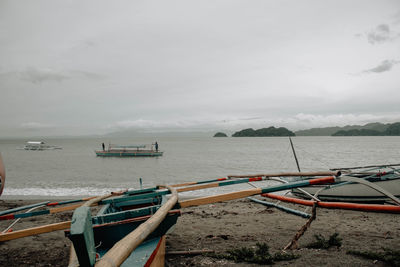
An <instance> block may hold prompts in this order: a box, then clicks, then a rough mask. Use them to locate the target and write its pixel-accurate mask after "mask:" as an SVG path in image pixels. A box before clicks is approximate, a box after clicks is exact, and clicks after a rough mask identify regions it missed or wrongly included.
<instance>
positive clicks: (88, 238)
mask: <svg viewBox="0 0 400 267" xmlns="http://www.w3.org/2000/svg"><path fill="white" fill-rule="evenodd" d="M68 237H69V238H70V239H71V241H72V243H73V244H74V249H75V252H76V255H77V257H78V260H79V264H80V266H81V267H86V266H93V265H94V263H95V261H96V250H95V246H94V234H93V230H92V220H91V211H90V208H89V207H79V208H77V209H76V210H75V212H74V214H73V216H72V221H71V230H70V233H69V236H68Z"/></svg>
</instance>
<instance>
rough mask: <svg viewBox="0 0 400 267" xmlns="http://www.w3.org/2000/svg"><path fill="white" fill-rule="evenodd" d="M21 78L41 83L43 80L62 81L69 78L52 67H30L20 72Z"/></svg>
mask: <svg viewBox="0 0 400 267" xmlns="http://www.w3.org/2000/svg"><path fill="white" fill-rule="evenodd" d="M19 76H20V79H21V80H24V81H28V82H31V83H36V84H40V83H43V82H54V81H55V82H61V81H63V80H66V79H69V77H68V76H66V75H64V74H63V73H60V72H57V71H55V70H52V69H38V68H34V67H28V68H26V69H25V70H23V71H21V72H20V73H19Z"/></svg>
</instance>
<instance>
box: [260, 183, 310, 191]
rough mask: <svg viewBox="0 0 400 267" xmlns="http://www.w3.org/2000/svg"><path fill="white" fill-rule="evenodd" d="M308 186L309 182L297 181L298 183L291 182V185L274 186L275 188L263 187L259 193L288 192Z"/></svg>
mask: <svg viewBox="0 0 400 267" xmlns="http://www.w3.org/2000/svg"><path fill="white" fill-rule="evenodd" d="M308 185H310V181H309V180H306V181H298V182H292V183H287V184H281V185H275V186H269V187H264V188H261V193H262V194H264V193H271V192H276V191H282V190H288V189H292V188H296V187H303V186H308Z"/></svg>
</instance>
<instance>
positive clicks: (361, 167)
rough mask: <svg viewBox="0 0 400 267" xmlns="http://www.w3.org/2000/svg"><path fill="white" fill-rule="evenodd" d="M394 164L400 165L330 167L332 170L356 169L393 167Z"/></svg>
mask: <svg viewBox="0 0 400 267" xmlns="http://www.w3.org/2000/svg"><path fill="white" fill-rule="evenodd" d="M392 166H400V164H386V165H369V166H359V167H350V168H334V169H330V170H331V171H338V170H354V169H364V168H384V167H392Z"/></svg>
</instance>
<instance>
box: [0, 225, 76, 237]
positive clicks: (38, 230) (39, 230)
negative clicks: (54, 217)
mask: <svg viewBox="0 0 400 267" xmlns="http://www.w3.org/2000/svg"><path fill="white" fill-rule="evenodd" d="M70 226H71V221H65V222H59V223H53V224H47V225H42V226H38V227H33V228H29V229H24V230H18V231H14V232H10V233H4V234H0V242H3V241H8V240H13V239H17V238H21V237H26V236H31V235H38V234H43V233H49V232H53V231H57V230H65V229H67V228H69V227H70Z"/></svg>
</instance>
